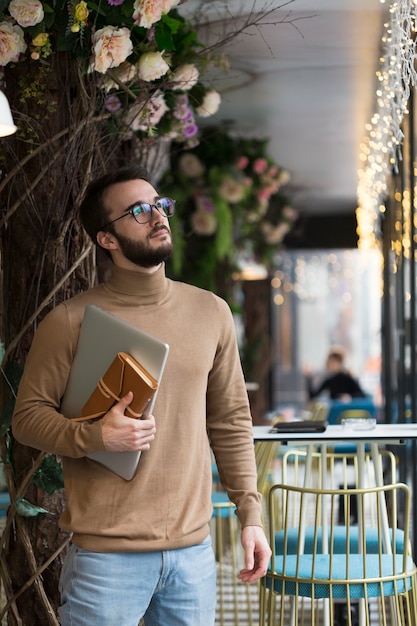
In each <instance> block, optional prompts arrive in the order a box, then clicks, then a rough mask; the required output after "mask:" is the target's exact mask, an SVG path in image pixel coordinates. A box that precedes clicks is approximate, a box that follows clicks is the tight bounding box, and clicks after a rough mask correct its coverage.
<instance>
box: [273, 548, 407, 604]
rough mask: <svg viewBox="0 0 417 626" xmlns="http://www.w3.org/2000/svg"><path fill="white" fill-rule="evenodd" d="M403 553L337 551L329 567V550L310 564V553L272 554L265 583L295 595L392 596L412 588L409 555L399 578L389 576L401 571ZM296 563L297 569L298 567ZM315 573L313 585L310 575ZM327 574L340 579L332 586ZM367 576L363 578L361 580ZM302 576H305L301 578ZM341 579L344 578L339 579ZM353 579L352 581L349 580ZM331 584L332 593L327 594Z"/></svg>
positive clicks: (310, 596) (275, 590) (277, 590)
mask: <svg viewBox="0 0 417 626" xmlns="http://www.w3.org/2000/svg"><path fill="white" fill-rule="evenodd" d="M403 563H404V557H403V556H402V555H396V556H395V557H394V556H392V555H389V554H383V555H382V556H381V557H380V556H379V555H376V554H375V555H370V556H367V557H366V559H365V568H364V557H363V555H361V554H351V555H350V556H349V557H348V563H347V556H346V554H339V555H337V556H336V557H334V558H333V562H332V567H331V568H330V556H329V555H328V554H318V555H316V561H315V564H314V567H313V556H312V555H311V554H303V555H301V556H300V557H297V556H296V555H295V554H288V555H287V557H286V559H285V572H284V571H283V568H284V557H282V556H276V557H275V573H276V574H275V575H276V576H279V578H274V577H273V576H270V575H269V574H267V575H266V585H267V587H268V588H269V589H272V588H273V590H274V592H275V593H281V592H283V593H284V594H285V595H292V596H294V595H298V596H302V597H307V598H312V597H314V598H329V597H332V598H344V599H346V598H348V597H350V598H365V597H369V598H376V597H379V596H392V595H394V594H398V593H404V592H405V591H408V590H409V589H410V588H411V576H412V575H413V574H414V571H415V565H414V563H413V560H412V558H411V557H407V560H406V572H407V575H406V576H405V577H404V578H398V580H392V578H393V576H395V575H397V576H400V575H401V573H402V572H403ZM297 567H298V571H297ZM347 571H348V572H349V577H348V578H349V582H348V583H346V582H345V579H346V577H347V576H346V572H347ZM381 575H382V577H383V578H385V580H383V582H375V580H372V579H375V578H381ZM313 576H314V578H315V582H314V585H313V584H312V583H311V580H306V579H311V578H312V577H313ZM329 578H331V579H333V580H336V581H341V582H340V583H337V582H336V583H333V584H332V585H331V586H330V584H329V582H328V580H329ZM365 578H366V581H365V580H363V579H365ZM303 579H304V580H303ZM342 581H343V582H342ZM351 581H352V582H351ZM330 587H331V596H330Z"/></svg>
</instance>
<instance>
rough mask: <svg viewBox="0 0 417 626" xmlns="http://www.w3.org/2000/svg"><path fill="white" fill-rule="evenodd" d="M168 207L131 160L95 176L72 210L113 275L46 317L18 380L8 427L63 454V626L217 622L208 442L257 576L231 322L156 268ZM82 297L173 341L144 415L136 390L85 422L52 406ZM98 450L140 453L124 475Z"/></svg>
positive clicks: (254, 516) (249, 567)
mask: <svg viewBox="0 0 417 626" xmlns="http://www.w3.org/2000/svg"><path fill="white" fill-rule="evenodd" d="M173 209H174V202H173V201H172V200H170V199H166V198H165V199H164V198H162V199H161V198H159V196H158V193H157V191H156V190H155V189H154V187H153V186H152V185H151V184H150V183H149V181H148V179H147V174H146V172H145V171H144V170H143V169H142V168H140V167H125V168H121V169H120V170H117V171H113V172H111V173H109V174H107V175H105V176H103V177H101V178H100V179H98V180H96V181H93V183H92V184H91V185H90V186H89V188H88V189H87V192H86V195H85V198H84V200H83V202H82V204H81V207H80V216H81V220H82V223H83V225H84V227H85V229H86V230H87V232H88V233H89V235H90V236H91V237H92V239H93V240H94V241H96V242H97V243H98V245H100V246H101V247H102V248H103V249H104V250H105V251H106V252H107V254H108V255H110V257H111V259H112V261H113V272H112V276H111V278H110V279H109V280H108V281H107V282H106V283H104V284H100V285H98V286H96V287H94V288H93V289H90V290H88V291H86V292H84V293H82V294H79V295H77V296H75V297H74V298H72V299H71V300H69V301H67V302H64V303H62V304H60V305H59V306H58V307H56V308H55V309H54V310H53V311H52V312H51V313H49V314H48V315H47V316H46V318H45V319H44V320H43V322H42V323H41V324H40V326H39V329H38V331H37V333H36V335H35V338H34V341H33V344H32V348H31V350H30V353H29V356H28V359H27V363H26V367H25V371H24V374H23V378H22V381H21V384H20V387H19V393H18V398H17V402H16V409H15V413H14V416H13V432H14V435H15V437H16V438H17V439H18V440H19V441H21V442H22V443H24V444H26V445H29V446H32V447H34V448H39V449H41V450H46V451H47V452H50V453H54V454H58V455H60V456H62V458H63V466H64V478H65V489H66V499H67V507H66V509H65V511H64V512H63V515H62V517H61V520H60V525H61V526H62V528H63V529H65V530H67V531H70V532H72V533H73V545H72V547H71V549H70V551H69V554H68V556H67V558H66V562H65V564H64V567H63V571H62V575H61V582H60V587H61V595H62V606H61V607H60V617H61V624H62V626H70V625H71V626H93V625H97V626H98V625H100V626H115V624H120V626H137V624H138V622H139V620H140V618H141V617H142V616H144V620H145V624H146V625H147V626H149V625H150V626H173V625H174V624H175V625H176V626H210V624H214V619H215V596H216V585H215V563H214V556H213V550H212V548H211V543H210V536H209V526H208V522H209V520H210V516H211V487H212V473H211V467H212V466H211V456H210V445H211V447H212V449H213V451H214V454H215V457H216V462H217V466H218V469H219V472H220V477H221V480H222V483H223V485H224V487H225V488H226V489H227V491H228V493H229V496H230V498H231V499H232V500H233V502H234V503H235V504H236V509H237V515H238V517H239V521H240V523H241V526H242V535H241V540H242V545H243V548H244V551H245V568H244V569H242V570H241V572H240V574H239V578H240V579H241V580H242V581H243V582H251V581H254V580H257V579H258V578H260V577H261V576H262V575H264V574H265V572H266V568H267V563H268V559H269V557H270V553H271V552H270V549H269V546H268V543H267V540H266V537H265V534H264V532H263V530H262V525H261V506H260V496H259V494H258V493H257V490H256V467H255V461H254V450H253V438H252V422H251V416H250V412H249V405H248V399H247V393H246V389H245V383H244V380H243V375H242V369H241V365H240V360H239V354H238V350H237V344H236V338H235V332H234V325H233V318H232V316H231V313H230V310H229V308H228V306H227V305H226V303H225V302H224V301H223V300H221V299H220V298H218V297H217V296H215V295H214V294H212V293H210V292H208V291H203V290H201V289H197V288H195V287H193V286H190V285H186V284H184V283H180V282H176V281H171V280H169V279H168V278H167V277H166V276H165V270H164V262H165V261H166V260H167V259H168V258H169V256H170V254H171V252H172V240H171V232H170V228H169V222H168V218H169V217H170V216H171V215H172V214H173ZM87 304H95V305H96V306H98V307H101V308H102V309H105V310H107V311H108V312H110V313H112V314H114V315H117V316H118V317H120V318H123V319H124V320H126V321H127V322H129V323H131V324H134V325H136V326H138V327H140V328H142V329H144V330H145V331H147V332H149V333H151V334H153V335H155V336H158V337H159V338H160V339H162V340H163V341H165V342H166V343H168V344H169V346H170V352H169V357H168V361H167V364H166V367H165V370H164V376H163V379H162V382H161V385H160V388H159V391H158V396H157V400H156V403H155V408H154V416H151V417H150V418H148V419H146V420H135V419H132V418H130V417H127V416H125V410H126V408H127V407H128V406H129V403H130V402H131V401H132V398H133V396H132V392H129V393H128V394H127V395H126V396H125V397H123V398H122V399H121V400H120V402H118V403H117V404H116V405H115V406H114V407H113V408H112V409H111V410H110V411H109V412H108V413H107V414H106V415H105V416H104V417H103V418H102V419H101V420H96V421H94V422H91V423H90V422H75V421H71V420H69V419H67V418H65V416H64V415H62V414H61V413H60V412H59V409H60V402H61V398H62V396H63V394H64V392H65V387H66V383H67V380H68V375H69V372H70V368H71V363H72V359H73V356H74V352H75V349H76V345H77V339H78V334H79V329H80V325H81V322H82V318H83V313H84V309H85V307H86V305H87ZM105 340H106V338H105V337H103V341H105ZM132 391H133V393H134V390H132ZM100 450H107V451H114V452H121V451H141V452H142V454H141V458H140V461H139V467H138V471H137V473H136V475H135V477H134V478H133V480H131V481H125V480H123V479H122V478H120V477H119V476H117V475H116V474H114V473H112V472H111V471H109V470H108V469H107V468H105V467H104V466H102V465H100V464H98V463H95V462H94V461H92V460H90V459H88V458H86V455H87V454H90V453H92V452H95V451H100Z"/></svg>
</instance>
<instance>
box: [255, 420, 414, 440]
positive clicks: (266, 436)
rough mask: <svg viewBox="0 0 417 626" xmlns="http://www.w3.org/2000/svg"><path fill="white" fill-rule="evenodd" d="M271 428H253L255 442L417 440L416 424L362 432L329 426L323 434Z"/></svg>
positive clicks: (336, 425)
mask: <svg viewBox="0 0 417 626" xmlns="http://www.w3.org/2000/svg"><path fill="white" fill-rule="evenodd" d="M270 430H271V426H254V427H253V436H254V440H255V441H281V443H286V442H297V443H307V444H308V443H311V442H312V441H313V442H317V443H320V442H322V443H332V442H334V443H336V442H339V443H340V442H341V441H345V442H347V441H348V442H350V443H353V442H355V441H356V442H358V441H368V442H380V443H392V444H396V445H397V444H403V443H405V442H406V440H409V439H417V424H376V426H375V427H374V428H371V429H367V430H362V429H360V428H348V427H346V426H342V425H340V424H335V425H329V426H327V428H326V430H325V431H323V432H315V433H311V432H309V433H307V432H304V433H303V432H296V433H270V432H269V431H270Z"/></svg>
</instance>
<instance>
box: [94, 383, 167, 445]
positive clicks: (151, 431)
mask: <svg viewBox="0 0 417 626" xmlns="http://www.w3.org/2000/svg"><path fill="white" fill-rule="evenodd" d="M132 400H133V393H132V392H131V391H129V393H127V394H126V395H125V396H123V398H122V399H121V400H120V401H119V402H118V403H117V404H115V405H114V406H113V407H112V408H111V409H110V411H108V413H106V415H105V416H104V417H103V419H102V420H101V424H102V426H101V427H102V436H103V442H104V445H105V447H106V450H108V451H109V452H138V451H141V452H142V451H144V450H149V448H150V446H151V442H152V441H153V440H154V438H155V432H156V427H155V418H154V416H153V415H150V416H149V417H147V418H146V419H134V418H132V417H127V416H126V415H125V410H126V409H127V407H128V406H129V404H130V403H131V402H132Z"/></svg>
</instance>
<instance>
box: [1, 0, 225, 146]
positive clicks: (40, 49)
mask: <svg viewBox="0 0 417 626" xmlns="http://www.w3.org/2000/svg"><path fill="white" fill-rule="evenodd" d="M178 4H182V3H181V2H180V0H102V1H101V2H98V3H97V2H95V0H56V1H54V2H51V3H49V2H48V1H41V0H10V2H7V0H6V2H2V3H1V4H0V66H3V68H5V67H6V66H8V69H9V68H10V66H11V65H12V64H16V63H21V62H22V61H24V60H27V61H28V62H29V63H31V64H32V68H33V63H37V64H39V66H40V67H45V66H48V65H50V64H51V63H52V61H53V55H55V54H57V53H67V54H69V55H71V57H73V58H75V59H77V60H79V61H80V64H81V71H82V72H83V73H84V75H85V76H86V77H89V78H90V79H91V76H92V75H94V80H95V81H96V82H97V84H98V86H99V88H100V90H101V92H102V98H100V100H99V102H100V106H101V107H102V112H107V113H108V115H109V116H112V117H113V118H114V119H115V120H116V121H117V122H118V129H120V128H124V129H125V131H126V132H127V133H129V132H131V133H132V132H133V133H139V135H140V134H142V135H145V136H155V135H156V136H167V137H169V138H170V139H174V140H176V141H178V142H180V143H183V144H184V145H186V146H188V147H193V146H194V145H196V143H198V138H197V134H198V126H197V123H196V118H198V117H202V118H204V117H208V116H210V115H212V114H214V113H215V112H216V111H217V109H218V107H219V105H220V95H219V94H218V93H217V91H216V90H215V89H213V88H211V87H210V86H209V85H207V84H206V83H205V82H204V81H203V76H204V74H205V72H206V71H207V70H208V69H210V68H212V67H213V65H216V66H219V65H220V66H221V67H222V69H224V70H226V69H227V61H226V60H225V58H224V57H223V56H221V55H220V56H215V55H214V54H212V53H210V52H209V51H208V50H207V49H204V46H203V45H202V44H201V43H200V42H199V40H198V38H197V33H196V30H195V29H194V28H193V27H192V26H191V25H190V24H189V23H188V22H187V21H186V20H185V19H184V18H182V17H181V16H180V15H179V13H178V11H177V10H176V9H174V7H175V6H176V5H178Z"/></svg>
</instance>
